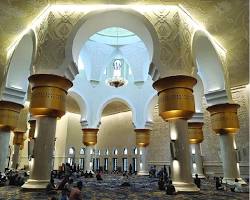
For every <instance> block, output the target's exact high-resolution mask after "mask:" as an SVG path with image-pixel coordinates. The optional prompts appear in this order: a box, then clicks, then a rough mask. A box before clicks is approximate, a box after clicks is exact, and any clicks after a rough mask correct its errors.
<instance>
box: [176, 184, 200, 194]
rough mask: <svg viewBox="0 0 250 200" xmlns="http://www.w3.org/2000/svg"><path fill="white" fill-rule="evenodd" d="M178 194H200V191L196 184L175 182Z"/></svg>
mask: <svg viewBox="0 0 250 200" xmlns="http://www.w3.org/2000/svg"><path fill="white" fill-rule="evenodd" d="M173 185H174V186H175V190H176V192H199V191H200V189H199V188H198V187H197V186H196V185H195V184H194V183H184V182H173Z"/></svg>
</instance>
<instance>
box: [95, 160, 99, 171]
mask: <svg viewBox="0 0 250 200" xmlns="http://www.w3.org/2000/svg"><path fill="white" fill-rule="evenodd" d="M95 161H96V170H99V169H100V158H96V159H95Z"/></svg>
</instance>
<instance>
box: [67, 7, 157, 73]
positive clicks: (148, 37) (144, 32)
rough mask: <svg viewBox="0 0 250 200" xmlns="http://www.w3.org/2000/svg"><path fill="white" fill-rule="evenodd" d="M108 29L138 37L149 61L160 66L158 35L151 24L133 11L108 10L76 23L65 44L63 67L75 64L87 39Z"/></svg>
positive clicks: (90, 15) (85, 17)
mask: <svg viewBox="0 0 250 200" xmlns="http://www.w3.org/2000/svg"><path fill="white" fill-rule="evenodd" d="M93 24H95V26H93ZM109 27H121V28H124V29H127V30H129V31H131V32H133V33H135V34H136V35H138V37H139V38H140V39H141V40H142V41H143V42H144V44H145V46H146V47H147V50H148V52H149V55H150V60H151V61H152V62H153V63H155V65H156V66H157V67H158V66H159V65H160V62H159V55H160V53H159V51H160V48H159V46H160V45H159V40H158V35H157V33H156V30H155V29H154V26H153V25H152V24H151V22H150V21H149V20H148V19H147V18H146V17H145V16H144V15H142V14H141V13H139V12H137V11H135V10H133V9H129V8H109V9H101V10H96V11H91V12H89V13H88V14H87V15H85V16H84V17H82V18H81V19H80V20H79V21H78V22H77V24H76V25H75V26H74V28H73V30H72V32H71V34H70V36H69V38H68V40H67V42H66V46H65V55H66V57H65V62H64V66H65V67H66V68H67V67H68V66H69V65H70V64H71V63H72V62H75V63H77V62H78V57H79V54H80V50H81V48H82V46H83V45H84V43H85V42H86V41H87V40H88V39H89V37H90V36H91V35H93V34H94V33H96V32H98V31H101V30H103V29H105V28H109Z"/></svg>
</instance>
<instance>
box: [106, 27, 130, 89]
mask: <svg viewBox="0 0 250 200" xmlns="http://www.w3.org/2000/svg"><path fill="white" fill-rule="evenodd" d="M118 29H119V28H117V29H116V45H115V48H116V52H115V54H114V55H115V56H114V57H113V59H112V63H111V64H110V65H109V66H108V68H107V78H106V83H107V84H108V85H110V86H112V87H115V88H118V87H121V86H123V85H125V84H126V83H127V79H126V77H127V74H128V66H127V65H126V63H125V62H124V59H123V57H122V54H121V52H120V50H119V43H118V38H119V35H118Z"/></svg>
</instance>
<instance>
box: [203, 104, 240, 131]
mask: <svg viewBox="0 0 250 200" xmlns="http://www.w3.org/2000/svg"><path fill="white" fill-rule="evenodd" d="M239 107H240V105H239V104H234V103H224V104H217V105H213V106H210V107H208V108H207V110H208V111H209V112H210V117H211V124H212V129H213V130H214V131H215V133H216V134H228V133H231V134H236V133H237V132H238V131H239V129H240V125H239V120H238V116H237V109H238V108H239Z"/></svg>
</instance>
